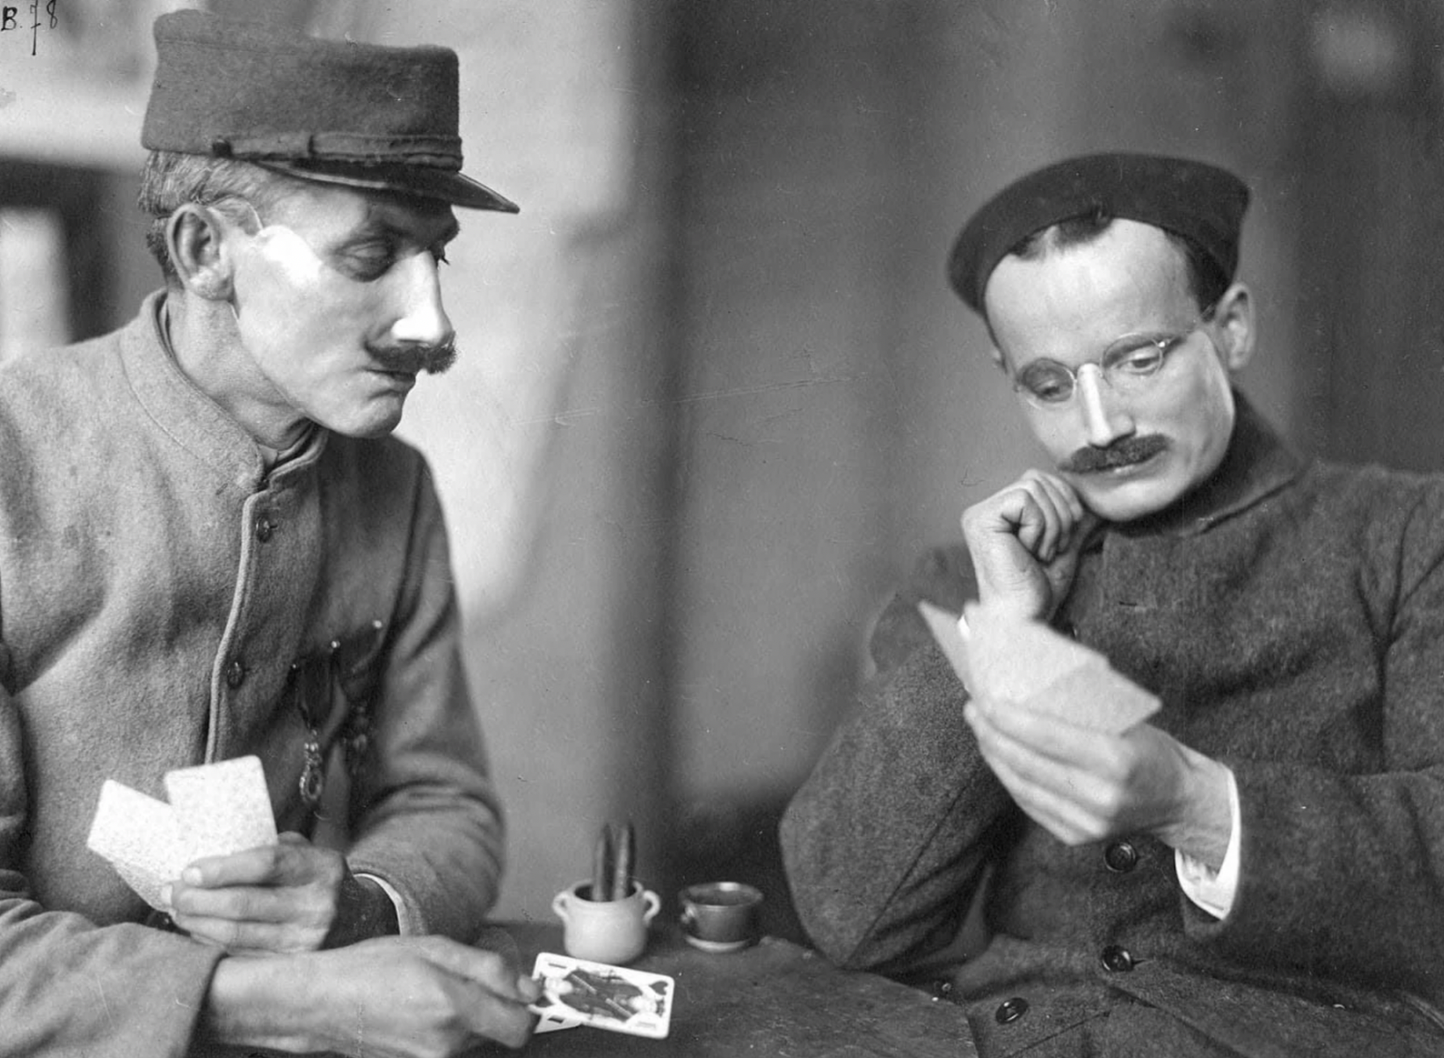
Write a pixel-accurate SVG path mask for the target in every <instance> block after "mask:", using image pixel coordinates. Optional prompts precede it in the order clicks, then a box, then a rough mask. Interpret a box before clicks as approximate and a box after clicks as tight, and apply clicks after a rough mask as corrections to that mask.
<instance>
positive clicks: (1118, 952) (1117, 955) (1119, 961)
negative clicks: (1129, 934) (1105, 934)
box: [1103, 944, 1133, 974]
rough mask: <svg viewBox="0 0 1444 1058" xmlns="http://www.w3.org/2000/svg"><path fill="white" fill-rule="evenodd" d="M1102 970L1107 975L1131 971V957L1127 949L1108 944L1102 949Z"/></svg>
mask: <svg viewBox="0 0 1444 1058" xmlns="http://www.w3.org/2000/svg"><path fill="white" fill-rule="evenodd" d="M1103 969H1105V970H1107V971H1108V972H1109V973H1115V974H1124V973H1127V972H1128V971H1129V970H1131V969H1133V956H1132V955H1131V954H1129V952H1128V949H1127V948H1124V947H1120V946H1119V945H1117V944H1110V945H1108V947H1106V948H1104V949H1103Z"/></svg>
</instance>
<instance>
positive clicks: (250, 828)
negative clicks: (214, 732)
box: [165, 756, 276, 862]
mask: <svg viewBox="0 0 1444 1058" xmlns="http://www.w3.org/2000/svg"><path fill="white" fill-rule="evenodd" d="M165 789H166V794H167V796H168V797H169V798H170V803H171V807H172V808H174V809H175V814H176V825H177V829H178V830H179V832H180V836H181V841H182V842H183V843H184V845H185V849H186V855H187V856H188V857H189V860H188V861H187V862H189V861H190V860H198V859H200V858H201V857H203V856H228V855H230V854H231V853H233V852H242V851H244V850H246V849H254V848H258V847H260V846H262V845H274V844H276V817H275V814H274V812H273V811H272V810H271V794H270V792H269V791H268V790H267V789H266V775H265V772H264V771H263V770H262V768H261V761H260V759H259V758H258V757H254V756H252V757H236V758H234V759H233V760H223V761H218V762H216V763H215V764H201V765H197V766H196V767H194V768H177V769H176V770H174V771H170V772H167V773H166V776H165Z"/></svg>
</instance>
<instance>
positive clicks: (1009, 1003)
mask: <svg viewBox="0 0 1444 1058" xmlns="http://www.w3.org/2000/svg"><path fill="white" fill-rule="evenodd" d="M1026 1013H1028V1001H1027V1000H1026V999H1024V998H1023V997H1022V996H1014V997H1013V998H1012V999H1005V1000H1003V1001H1002V1002H1001V1003H999V1004H998V1011H997V1013H996V1014H994V1015H993V1017H995V1018H997V1019H998V1024H999V1025H1007V1024H1008V1023H1010V1022H1013V1021H1017V1020H1018V1019H1019V1018H1021V1017H1022V1016H1023V1015H1024V1014H1026Z"/></svg>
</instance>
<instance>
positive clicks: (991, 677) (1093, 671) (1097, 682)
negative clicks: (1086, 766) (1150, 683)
mask: <svg viewBox="0 0 1444 1058" xmlns="http://www.w3.org/2000/svg"><path fill="white" fill-rule="evenodd" d="M964 612H965V614H966V620H967V623H968V629H969V634H968V636H967V638H966V639H965V640H964V641H963V642H964V646H965V648H966V653H967V658H968V666H969V668H968V671H969V672H970V673H971V674H972V676H973V677H974V683H973V685H972V686H973V689H974V690H975V691H976V692H977V693H979V694H982V695H986V696H987V697H988V698H990V699H992V700H993V701H997V702H1017V703H1020V704H1022V705H1025V706H1027V707H1028V708H1030V709H1033V710H1036V711H1037V712H1041V713H1048V714H1051V715H1053V716H1056V717H1058V718H1059V719H1062V720H1067V721H1069V722H1071V723H1074V724H1078V725H1080V726H1083V727H1091V728H1093V729H1094V730H1097V731H1105V732H1107V733H1109V734H1122V733H1123V732H1124V731H1127V730H1128V729H1129V728H1131V727H1133V726H1134V725H1135V724H1138V723H1140V722H1142V721H1143V720H1145V719H1147V718H1148V717H1150V716H1152V715H1153V714H1154V713H1156V712H1157V711H1158V709H1159V707H1160V702H1159V700H1158V698H1157V697H1156V696H1155V695H1153V694H1150V693H1149V692H1148V691H1146V690H1144V689H1143V688H1142V687H1139V686H1138V685H1137V684H1135V683H1133V682H1132V681H1130V680H1128V679H1125V678H1124V677H1123V676H1121V675H1119V674H1118V673H1117V672H1116V671H1114V670H1113V668H1112V667H1111V666H1110V665H1109V664H1108V659H1107V658H1105V657H1104V656H1103V655H1102V654H1099V653H1098V652H1097V651H1095V650H1090V649H1088V648H1087V647H1085V646H1083V645H1082V644H1081V643H1076V642H1074V641H1073V640H1072V639H1069V638H1068V637H1067V636H1063V635H1059V634H1058V633H1057V632H1055V631H1053V630H1052V629H1051V628H1049V627H1047V626H1046V625H1044V624H1042V623H1040V622H1038V621H1028V620H1024V619H1022V618H1018V617H1014V616H1012V615H1010V614H1004V613H999V612H997V611H995V610H991V609H989V608H988V607H983V606H975V605H970V606H969V607H967V608H966V609H965V611H964Z"/></svg>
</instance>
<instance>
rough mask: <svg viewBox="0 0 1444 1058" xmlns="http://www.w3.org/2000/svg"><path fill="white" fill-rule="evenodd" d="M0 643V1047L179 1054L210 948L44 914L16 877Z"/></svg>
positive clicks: (20, 843)
mask: <svg viewBox="0 0 1444 1058" xmlns="http://www.w3.org/2000/svg"><path fill="white" fill-rule="evenodd" d="M6 659H7V654H6V650H5V645H4V642H3V641H0V1051H3V1052H4V1054H5V1055H6V1056H7V1058H43V1056H44V1058H48V1056H51V1055H62V1054H65V1055H78V1054H85V1055H93V1056H95V1058H132V1056H133V1055H137V1054H146V1055H156V1056H158V1058H180V1056H182V1055H185V1054H186V1053H188V1051H189V1050H190V1043H191V1038H192V1036H193V1034H194V1033H195V1030H196V1026H197V1023H198V1019H199V1016H200V1013H201V1010H202V1007H203V1005H204V1003H205V998H206V993H207V991H208V989H209V986H210V980H211V975H212V974H213V973H214V970H215V964H216V962H217V961H218V960H219V959H220V954H221V953H220V950H219V949H217V948H212V947H208V946H205V945H202V944H198V943H196V942H195V941H192V940H189V939H187V938H185V937H182V936H180V935H179V934H175V933H166V932H162V931H160V930H156V929H150V928H148V927H146V926H142V925H139V924H135V923H125V924H119V925H109V926H97V925H96V924H95V923H93V922H91V921H90V920H89V919H87V918H85V917H83V916H81V915H77V914H73V913H69V912H60V911H47V910H46V909H45V908H44V907H43V906H41V904H40V903H39V902H37V901H36V900H35V899H34V898H33V896H32V895H31V893H30V888H29V884H28V882H27V881H26V878H25V874H24V862H25V847H26V845H27V844H28V841H29V838H28V833H29V823H28V816H29V805H28V800H27V794H26V779H25V754H24V733H23V730H22V725H21V722H20V717H19V711H18V708H17V707H16V705H15V702H14V699H13V698H11V697H10V693H9V690H8V689H7V688H8V687H10V686H11V684H10V683H9V679H8V675H7V672H6V668H7V665H6Z"/></svg>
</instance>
